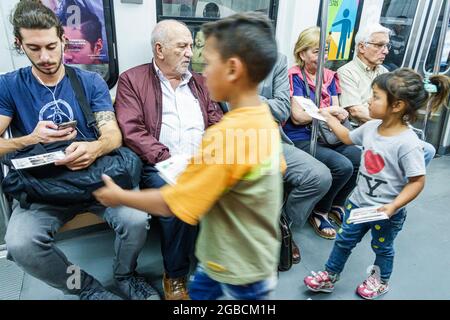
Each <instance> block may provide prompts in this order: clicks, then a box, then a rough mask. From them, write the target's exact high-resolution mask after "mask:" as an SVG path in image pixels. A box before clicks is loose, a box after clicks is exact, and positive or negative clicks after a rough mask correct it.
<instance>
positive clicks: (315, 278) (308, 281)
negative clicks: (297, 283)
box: [303, 271, 337, 293]
mask: <svg viewBox="0 0 450 320" xmlns="http://www.w3.org/2000/svg"><path fill="white" fill-rule="evenodd" d="M311 273H312V276H308V277H305V279H304V280H303V281H304V282H305V285H306V286H307V287H308V289H309V290H311V291H313V292H325V293H331V292H333V290H334V283H335V282H336V280H337V279H336V278H337V277H336V276H331V275H329V274H328V272H326V271H319V272H318V273H315V272H314V271H313V272H311Z"/></svg>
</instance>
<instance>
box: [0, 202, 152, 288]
mask: <svg viewBox="0 0 450 320" xmlns="http://www.w3.org/2000/svg"><path fill="white" fill-rule="evenodd" d="M12 209H13V212H12V215H11V219H10V221H9V224H8V229H7V231H6V237H5V240H6V247H7V250H8V259H10V260H12V261H14V262H15V263H16V264H17V265H18V266H19V267H20V268H22V269H23V270H24V271H25V272H26V273H28V274H30V275H32V276H33V277H35V278H37V279H39V280H41V281H43V282H45V283H47V284H48V285H49V286H52V287H54V288H57V289H60V290H62V291H63V292H64V293H65V294H72V295H78V294H80V293H81V291H83V289H85V288H86V287H88V286H89V285H90V284H92V282H93V278H92V276H90V275H88V274H87V273H86V272H84V271H83V270H80V276H81V277H80V287H78V288H69V286H68V280H69V277H71V276H72V275H73V273H70V270H74V269H73V268H74V267H76V266H74V265H73V263H71V262H69V261H68V260H67V257H66V256H65V255H64V253H63V252H62V251H61V250H59V249H58V248H57V247H56V245H55V240H54V236H55V234H56V233H57V232H58V230H59V229H60V228H61V227H62V226H63V225H64V224H65V223H67V222H68V221H70V220H72V219H73V218H74V217H75V216H76V215H77V214H79V213H80V212H88V211H89V212H92V213H96V214H97V215H99V216H101V217H102V218H103V219H105V220H106V221H107V222H108V224H109V225H110V226H111V228H113V229H114V231H115V232H116V240H115V244H114V247H115V253H116V255H115V258H114V263H113V271H114V276H115V278H117V279H120V278H124V277H128V276H131V275H132V274H133V273H134V272H135V270H136V267H137V258H138V255H139V253H140V252H141V250H142V248H143V247H144V244H145V241H146V238H147V232H148V230H149V217H148V215H147V214H146V213H144V212H141V211H138V210H134V209H130V208H125V207H121V208H115V209H113V208H108V209H105V208H104V207H100V206H95V207H94V206H93V207H88V208H86V207H81V206H73V207H58V206H51V205H45V204H32V205H31V207H30V209H27V210H25V209H22V208H21V207H20V205H19V203H18V202H17V201H15V202H14V203H13V207H12ZM80 250H81V252H82V250H83V248H80Z"/></svg>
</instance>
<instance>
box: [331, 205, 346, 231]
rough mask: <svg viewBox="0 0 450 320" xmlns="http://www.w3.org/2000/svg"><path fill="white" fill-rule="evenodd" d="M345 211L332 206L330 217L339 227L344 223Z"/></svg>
mask: <svg viewBox="0 0 450 320" xmlns="http://www.w3.org/2000/svg"><path fill="white" fill-rule="evenodd" d="M344 215H345V211H344V209H343V208H342V207H338V206H332V207H331V209H330V213H328V217H329V218H330V220H333V222H334V223H336V224H337V225H338V226H339V227H342V221H344Z"/></svg>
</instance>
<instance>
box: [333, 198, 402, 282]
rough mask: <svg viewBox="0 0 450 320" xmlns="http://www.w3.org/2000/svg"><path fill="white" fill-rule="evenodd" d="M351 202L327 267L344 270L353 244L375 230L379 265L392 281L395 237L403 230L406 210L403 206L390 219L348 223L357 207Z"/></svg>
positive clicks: (337, 271) (374, 236)
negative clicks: (351, 212) (351, 213)
mask: <svg viewBox="0 0 450 320" xmlns="http://www.w3.org/2000/svg"><path fill="white" fill-rule="evenodd" d="M357 208H358V207H357V206H355V205H354V204H353V203H351V202H347V205H346V208H345V218H344V221H343V223H342V229H340V230H339V232H338V234H337V236H336V242H335V243H334V247H333V251H332V252H331V254H330V257H329V258H328V262H327V263H326V265H325V269H326V271H328V272H331V273H335V274H340V273H341V272H342V270H343V269H344V265H345V263H346V262H347V259H348V257H349V256H350V253H351V252H352V250H353V248H354V247H355V246H356V245H357V244H358V243H359V242H360V241H361V239H362V238H363V237H364V235H365V234H366V233H367V232H368V231H369V230H371V232H372V243H371V246H372V250H373V251H374V252H375V254H376V259H375V263H374V265H375V266H378V267H379V268H380V272H381V274H380V278H381V280H382V281H384V282H388V281H389V279H390V277H391V274H392V269H393V266H394V240H395V238H396V237H397V234H398V233H399V232H400V230H402V228H403V224H404V222H405V219H406V210H405V209H402V210H400V211H399V212H398V213H397V214H396V215H395V216H393V217H392V218H391V219H390V220H382V221H375V222H368V223H362V224H356V225H355V224H348V223H347V220H348V218H349V216H350V211H351V210H353V209H357Z"/></svg>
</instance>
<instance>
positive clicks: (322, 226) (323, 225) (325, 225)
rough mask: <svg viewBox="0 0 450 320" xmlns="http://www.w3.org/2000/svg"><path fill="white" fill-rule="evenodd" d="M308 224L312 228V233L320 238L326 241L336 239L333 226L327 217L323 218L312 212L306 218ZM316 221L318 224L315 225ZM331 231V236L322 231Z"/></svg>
mask: <svg viewBox="0 0 450 320" xmlns="http://www.w3.org/2000/svg"><path fill="white" fill-rule="evenodd" d="M308 221H309V223H310V224H311V225H312V227H313V228H314V231H315V232H316V233H317V234H318V235H319V236H320V237H322V238H324V239H327V240H334V239H336V230H335V229H334V227H333V225H332V224H331V223H330V221H329V220H328V217H325V216H323V215H322V214H319V213H316V212H315V211H313V212H312V213H311V215H310V216H309V218H308ZM317 221H318V223H319V224H317ZM326 229H328V230H333V232H332V235H330V234H328V233H327V232H325V231H324V230H326Z"/></svg>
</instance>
